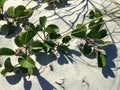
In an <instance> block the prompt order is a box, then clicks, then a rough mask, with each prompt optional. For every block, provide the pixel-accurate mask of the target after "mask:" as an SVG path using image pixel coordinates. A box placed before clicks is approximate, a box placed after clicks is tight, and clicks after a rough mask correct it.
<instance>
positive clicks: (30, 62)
mask: <svg viewBox="0 0 120 90" xmlns="http://www.w3.org/2000/svg"><path fill="white" fill-rule="evenodd" d="M18 62H19V64H20V65H21V66H22V67H24V68H35V62H34V61H33V59H32V58H31V57H29V56H27V58H26V59H24V58H19V59H18Z"/></svg>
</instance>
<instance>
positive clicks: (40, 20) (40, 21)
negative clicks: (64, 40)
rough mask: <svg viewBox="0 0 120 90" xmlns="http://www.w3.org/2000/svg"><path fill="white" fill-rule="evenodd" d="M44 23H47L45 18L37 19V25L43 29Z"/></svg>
mask: <svg viewBox="0 0 120 90" xmlns="http://www.w3.org/2000/svg"><path fill="white" fill-rule="evenodd" d="M46 21H47V18H46V17H45V16H43V17H40V19H39V23H40V25H41V26H42V27H45V24H46Z"/></svg>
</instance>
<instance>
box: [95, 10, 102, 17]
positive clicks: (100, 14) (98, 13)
mask: <svg viewBox="0 0 120 90" xmlns="http://www.w3.org/2000/svg"><path fill="white" fill-rule="evenodd" d="M102 16H103V14H102V13H101V11H100V10H99V9H97V8H96V9H95V17H96V18H102Z"/></svg>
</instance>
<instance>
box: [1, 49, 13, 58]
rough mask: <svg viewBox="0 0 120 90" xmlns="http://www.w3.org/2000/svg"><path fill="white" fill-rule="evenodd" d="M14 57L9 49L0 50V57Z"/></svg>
mask: <svg viewBox="0 0 120 90" xmlns="http://www.w3.org/2000/svg"><path fill="white" fill-rule="evenodd" d="M3 55H4V56H7V55H15V52H14V51H13V50H11V49H9V48H0V56H3Z"/></svg>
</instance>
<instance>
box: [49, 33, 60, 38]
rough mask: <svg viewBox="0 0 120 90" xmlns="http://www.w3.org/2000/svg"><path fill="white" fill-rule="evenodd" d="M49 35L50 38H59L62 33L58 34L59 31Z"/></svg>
mask: <svg viewBox="0 0 120 90" xmlns="http://www.w3.org/2000/svg"><path fill="white" fill-rule="evenodd" d="M49 37H50V39H58V38H60V37H61V35H60V34H57V33H50V34H49Z"/></svg>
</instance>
